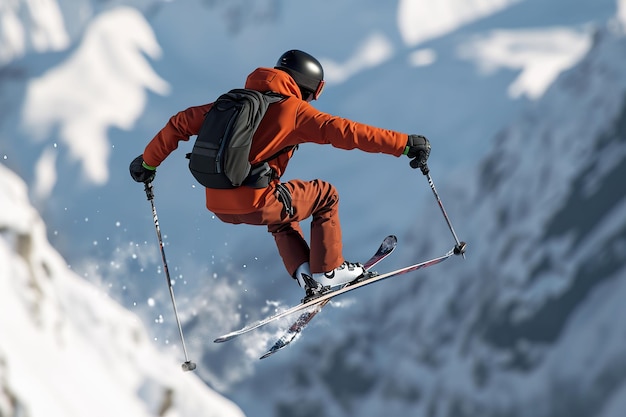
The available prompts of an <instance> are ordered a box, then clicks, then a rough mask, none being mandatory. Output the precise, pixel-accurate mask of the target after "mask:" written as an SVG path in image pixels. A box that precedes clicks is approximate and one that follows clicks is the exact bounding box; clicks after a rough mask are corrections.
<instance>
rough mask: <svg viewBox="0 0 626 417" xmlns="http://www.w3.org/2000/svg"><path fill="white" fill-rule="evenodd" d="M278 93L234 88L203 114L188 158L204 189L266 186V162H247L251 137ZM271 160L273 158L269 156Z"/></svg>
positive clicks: (278, 98)
mask: <svg viewBox="0 0 626 417" xmlns="http://www.w3.org/2000/svg"><path fill="white" fill-rule="evenodd" d="M282 99H284V97H283V96H281V95H279V94H277V93H272V92H268V93H261V92H259V91H255V90H249V89H234V90H231V91H229V92H228V93H225V94H222V95H221V96H220V97H219V98H218V99H217V100H216V101H215V103H213V107H211V110H209V111H208V112H207V114H206V115H205V117H204V122H203V123H202V127H201V128H200V132H199V133H198V137H197V139H196V142H195V143H194V146H193V149H192V151H191V153H189V154H187V158H189V170H190V171H191V173H192V174H193V176H194V177H195V178H196V180H197V181H198V182H199V183H200V184H202V185H204V186H205V187H207V188H218V189H229V188H237V187H239V186H241V185H246V186H250V187H254V188H265V187H267V186H268V184H269V182H270V181H271V179H272V170H271V169H270V167H269V165H268V163H267V161H264V162H261V163H259V164H255V165H254V166H252V165H250V162H249V155H250V147H251V145H252V136H253V135H254V132H256V129H257V128H258V126H259V124H260V123H261V120H262V119H263V116H264V115H265V112H266V111H267V108H268V107H269V105H270V104H272V103H275V102H278V101H280V100H282ZM270 159H273V157H272V158H270Z"/></svg>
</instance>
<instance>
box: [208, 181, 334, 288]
mask: <svg viewBox="0 0 626 417" xmlns="http://www.w3.org/2000/svg"><path fill="white" fill-rule="evenodd" d="M282 185H284V186H285V187H287V189H288V190H289V193H290V194H291V200H292V206H293V209H294V214H293V216H291V217H288V216H287V213H286V211H285V207H284V205H283V203H282V202H281V201H280V200H279V199H278V192H275V193H273V194H272V195H271V196H268V198H267V201H266V204H265V205H264V206H263V207H261V208H260V209H258V210H256V211H254V212H252V213H246V214H218V213H215V215H216V216H217V217H218V218H219V219H220V220H222V221H223V222H226V223H233V224H242V223H243V224H251V225H265V226H267V230H268V232H270V233H271V234H272V235H273V236H274V240H275V241H276V246H277V248H278V253H279V254H280V256H281V258H282V259H283V263H284V264H285V268H287V272H289V275H291V276H293V275H294V274H295V272H296V269H298V267H299V266H300V265H302V264H303V263H304V262H309V263H310V266H311V272H312V273H318V272H326V271H330V270H332V269H334V268H336V267H338V266H339V265H341V264H342V263H343V261H344V260H343V254H342V241H341V225H340V224H339V194H338V193H337V190H336V189H335V187H334V186H333V185H332V184H330V183H327V182H325V181H322V180H313V181H302V180H292V181H288V182H285V183H282ZM309 217H312V220H311V246H310V247H309V245H308V244H307V242H306V239H305V238H304V235H303V234H302V229H301V227H300V222H301V221H303V220H306V219H308V218H309Z"/></svg>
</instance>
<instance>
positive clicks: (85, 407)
mask: <svg viewBox="0 0 626 417" xmlns="http://www.w3.org/2000/svg"><path fill="white" fill-rule="evenodd" d="M0 201H2V211H1V212H0V268H1V269H0V305H2V314H1V315H0V334H1V335H2V339H1V340H0V388H1V389H0V415H2V416H7V417H8V416H33V417H35V416H63V417H70V416H77V417H83V416H87V415H89V416H112V415H118V416H123V415H132V416H172V417H173V416H181V417H182V416H195V415H211V416H224V417H226V416H243V413H242V412H241V411H240V410H239V409H238V408H237V407H236V406H235V405H234V404H232V403H231V402H230V401H228V400H226V399H224V398H223V397H221V396H220V395H219V394H216V393H215V392H213V391H212V390H210V389H209V388H208V387H206V385H204V384H203V383H202V381H200V380H199V379H198V378H197V377H195V376H194V375H193V374H191V373H185V374H183V372H182V371H181V369H180V368H179V367H178V364H176V363H175V361H174V360H173V358H172V357H171V355H164V354H163V353H161V352H159V351H158V350H157V348H156V347H155V346H154V344H153V343H152V341H151V340H150V338H149V336H148V334H147V332H146V330H145V328H144V326H143V324H142V323H141V320H140V319H139V318H138V317H137V316H136V315H134V314H131V313H129V312H128V311H127V310H126V309H124V308H123V307H121V306H120V305H119V304H118V303H117V302H115V301H113V300H111V298H110V297H109V296H108V295H107V294H106V293H103V292H102V291H100V290H98V289H96V288H95V287H94V286H93V285H92V284H89V283H87V282H85V280H84V279H82V278H80V277H78V276H77V275H76V274H75V273H74V272H72V271H71V270H70V269H68V267H67V264H66V262H65V261H64V260H63V258H62V257H61V256H59V254H58V253H57V252H56V251H55V250H54V248H52V247H51V246H50V243H49V242H48V240H47V238H46V230H45V224H44V223H43V221H42V219H41V218H40V217H39V215H38V214H37V212H36V210H35V209H34V208H33V207H32V206H31V205H30V203H29V201H28V197H27V188H26V185H25V184H24V183H23V181H22V180H21V179H19V178H18V177H17V176H16V175H15V174H13V173H12V172H11V171H9V170H8V169H7V168H6V167H4V166H3V165H0Z"/></svg>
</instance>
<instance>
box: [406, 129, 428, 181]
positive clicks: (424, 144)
mask: <svg viewBox="0 0 626 417" xmlns="http://www.w3.org/2000/svg"><path fill="white" fill-rule="evenodd" d="M404 154H405V155H406V156H408V157H409V159H411V162H410V165H411V168H413V169H415V168H419V169H421V170H422V173H423V174H424V175H426V174H428V165H426V161H428V157H429V156H430V142H429V141H428V139H426V138H425V137H424V136H422V135H409V139H408V141H407V143H406V149H405V150H404Z"/></svg>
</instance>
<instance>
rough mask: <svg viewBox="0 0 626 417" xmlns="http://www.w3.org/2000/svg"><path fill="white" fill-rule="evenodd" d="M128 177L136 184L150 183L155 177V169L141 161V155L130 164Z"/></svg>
mask: <svg viewBox="0 0 626 417" xmlns="http://www.w3.org/2000/svg"><path fill="white" fill-rule="evenodd" d="M129 169H130V176H131V177H133V179H134V180H135V181H137V182H144V183H145V182H152V180H153V179H154V176H155V175H156V168H155V167H151V166H150V165H148V164H146V163H145V162H144V161H143V155H139V156H138V157H137V158H135V159H133V162H131V163H130V168H129Z"/></svg>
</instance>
